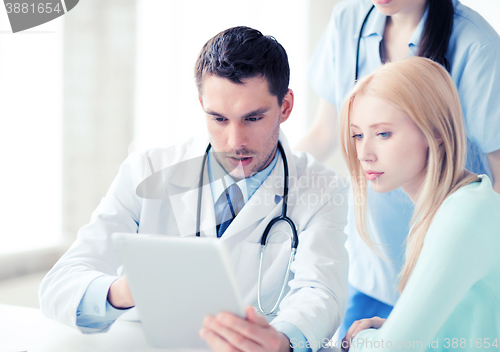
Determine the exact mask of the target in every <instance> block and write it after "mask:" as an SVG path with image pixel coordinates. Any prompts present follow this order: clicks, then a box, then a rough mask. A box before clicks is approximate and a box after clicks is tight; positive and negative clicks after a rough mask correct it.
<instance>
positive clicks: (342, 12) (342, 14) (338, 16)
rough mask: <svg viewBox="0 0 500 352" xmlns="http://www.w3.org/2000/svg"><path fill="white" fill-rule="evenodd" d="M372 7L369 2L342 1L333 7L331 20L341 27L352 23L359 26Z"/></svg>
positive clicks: (363, 0)
mask: <svg viewBox="0 0 500 352" xmlns="http://www.w3.org/2000/svg"><path fill="white" fill-rule="evenodd" d="M372 6H373V3H372V2H371V0H342V1H339V2H338V3H337V4H336V5H335V6H334V8H333V13H332V19H334V20H335V21H336V22H337V23H341V24H342V25H345V24H347V23H352V24H354V25H358V26H360V25H361V23H362V22H363V19H364V18H365V16H366V14H367V13H368V11H369V10H370V8H371V7H372Z"/></svg>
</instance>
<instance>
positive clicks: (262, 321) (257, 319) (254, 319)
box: [245, 306, 269, 327]
mask: <svg viewBox="0 0 500 352" xmlns="http://www.w3.org/2000/svg"><path fill="white" fill-rule="evenodd" d="M245 313H246V315H247V320H248V321H249V322H251V323H254V324H257V325H260V326H263V327H266V326H269V324H268V323H267V320H266V318H264V317H263V316H261V315H258V314H257V313H256V312H255V308H254V307H252V306H248V307H247V308H246V309H245Z"/></svg>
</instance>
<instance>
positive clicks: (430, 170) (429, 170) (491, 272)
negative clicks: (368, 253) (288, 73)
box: [340, 57, 500, 351]
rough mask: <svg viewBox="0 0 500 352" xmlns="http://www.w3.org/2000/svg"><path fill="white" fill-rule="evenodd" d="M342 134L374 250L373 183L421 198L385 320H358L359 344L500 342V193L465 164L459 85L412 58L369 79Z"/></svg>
mask: <svg viewBox="0 0 500 352" xmlns="http://www.w3.org/2000/svg"><path fill="white" fill-rule="evenodd" d="M340 118H341V143H342V146H343V154H344V157H345V160H346V162H347V165H348V168H349V171H350V173H351V177H352V184H353V191H354V199H355V218H356V227H357V230H358V232H359V233H360V236H361V237H362V238H363V239H364V241H365V242H366V243H367V244H368V245H369V246H370V247H371V248H372V249H374V250H375V251H378V252H380V250H379V249H380V246H377V244H374V243H372V242H371V240H370V236H369V233H368V232H367V230H366V223H367V204H366V201H365V200H366V197H367V194H366V193H367V182H369V183H370V185H371V188H372V189H373V190H374V191H375V192H389V191H392V190H395V189H397V188H401V189H402V190H403V191H404V192H406V193H407V194H408V196H409V197H410V198H411V200H412V201H413V202H414V203H415V212H414V214H413V218H412V222H411V229H410V232H409V234H408V236H407V241H406V261H405V264H404V266H403V269H402V272H401V274H400V281H399V290H400V291H401V297H400V299H399V300H398V302H397V303H396V305H395V307H394V309H393V311H392V312H391V314H390V315H389V317H388V318H387V321H385V320H384V319H381V318H377V317H374V318H372V319H363V320H359V321H356V322H354V323H353V324H352V326H351V327H350V329H349V330H348V332H347V334H346V337H345V341H344V343H345V344H346V345H347V343H349V344H350V350H351V351H358V350H363V351H371V350H373V351H393V350H394V351H395V350H398V351H400V350H410V351H425V350H431V351H440V350H448V349H460V350H462V351H471V350H480V349H482V348H494V349H498V346H499V345H500V341H499V340H500V294H499V293H500V275H499V274H498V272H499V271H500V256H499V255H498V250H499V248H500V216H499V214H500V195H498V194H497V193H495V192H494V190H493V188H492V186H491V181H490V179H489V178H488V177H487V176H485V175H481V176H478V175H475V174H472V173H471V172H469V171H467V170H466V169H465V167H464V165H465V154H466V150H467V142H466V136H465V128H464V123H463V118H462V109H461V106H460V100H459V96H458V93H457V89H456V87H455V85H454V83H453V80H452V79H451V77H450V76H449V75H448V73H447V72H446V70H445V69H444V68H443V67H442V66H440V65H439V64H437V63H434V62H433V61H431V60H429V59H425V58H420V57H412V58H407V59H404V60H401V61H398V62H394V63H389V64H387V65H384V66H382V67H380V68H379V69H378V70H376V71H375V72H374V73H372V74H371V75H369V76H367V77H366V78H364V79H363V80H361V81H360V82H359V83H358V84H357V85H356V86H355V87H354V89H353V91H352V92H351V93H350V94H349V95H348V96H347V98H346V100H345V102H344V105H343V107H342V110H341V115H340Z"/></svg>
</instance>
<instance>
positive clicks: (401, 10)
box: [372, 0, 427, 16]
mask: <svg viewBox="0 0 500 352" xmlns="http://www.w3.org/2000/svg"><path fill="white" fill-rule="evenodd" d="M372 3H373V5H375V7H376V8H377V10H379V11H380V12H381V13H382V14H384V15H385V16H394V15H397V14H408V15H410V14H412V13H413V12H414V11H415V12H419V11H422V10H421V9H422V8H423V7H424V6H425V4H426V3H427V0H372Z"/></svg>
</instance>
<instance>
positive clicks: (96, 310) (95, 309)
mask: <svg viewBox="0 0 500 352" xmlns="http://www.w3.org/2000/svg"><path fill="white" fill-rule="evenodd" d="M94 311H95V312H96V313H97V314H99V307H97V306H96V307H95V308H94Z"/></svg>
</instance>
